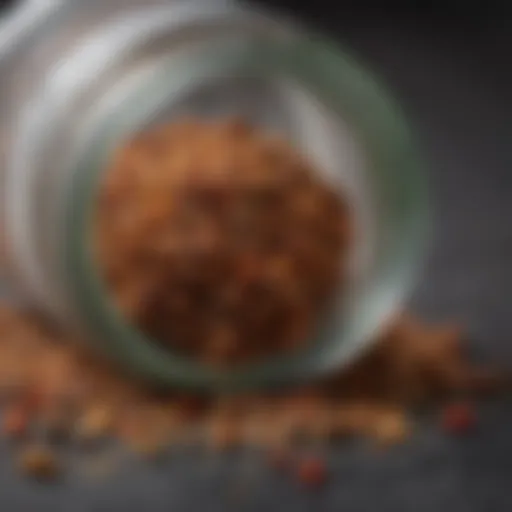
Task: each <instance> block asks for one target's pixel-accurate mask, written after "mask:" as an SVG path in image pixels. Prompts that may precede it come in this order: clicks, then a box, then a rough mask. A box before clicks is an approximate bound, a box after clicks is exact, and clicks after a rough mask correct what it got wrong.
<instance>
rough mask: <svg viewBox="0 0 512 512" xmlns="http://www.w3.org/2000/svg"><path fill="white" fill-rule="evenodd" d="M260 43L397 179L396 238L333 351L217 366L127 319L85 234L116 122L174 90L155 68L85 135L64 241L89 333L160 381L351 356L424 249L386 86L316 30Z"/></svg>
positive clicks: (410, 153) (316, 369)
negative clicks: (125, 106)
mask: <svg viewBox="0 0 512 512" xmlns="http://www.w3.org/2000/svg"><path fill="white" fill-rule="evenodd" d="M249 15H250V14H249ZM257 51H258V54H259V58H258V59H254V60H255V61H256V60H258V62H259V63H260V64H261V65H263V67H262V68H261V70H263V69H266V70H267V71H269V70H275V69H276V68H275V67H273V66H277V69H279V70H281V71H282V72H285V73H286V74H289V75H290V76H293V77H295V78H297V79H298V80H300V81H301V83H303V84H305V85H306V86H307V87H309V88H310V89H312V90H313V91H315V93H316V96H317V97H318V96H320V97H321V98H322V99H323V100H324V101H325V103H326V104H327V105H328V106H329V108H330V109H332V111H333V112H335V113H336V114H338V115H340V116H343V118H344V119H348V120H349V121H350V123H351V125H352V126H353V127H355V129H356V130H357V132H358V135H359V136H360V137H361V139H362V141H363V144H364V149H365V150H366V152H367V153H368V155H369V159H370V165H371V166H372V172H374V173H375V174H376V175H378V176H379V179H382V180H383V181H388V182H393V187H394V191H393V196H394V197H395V199H396V202H395V204H394V205H392V207H393V211H392V212H390V215H391V216H392V217H393V219H392V220H393V223H394V225H395V228H394V232H393V233H391V235H390V236H392V237H393V240H392V243H391V244H390V249H389V251H388V253H389V254H387V255H386V256H385V258H383V261H382V262H381V266H380V268H379V272H378V276H377V277H376V279H375V280H374V282H373V283H372V286H371V287H370V289H369V290H367V291H365V294H366V295H365V300H364V301H363V302H364V307H362V308H360V309H361V311H359V312H357V315H356V317H357V318H354V319H352V320H351V321H350V322H348V324H349V325H348V326H346V325H345V326H343V328H344V329H345V334H344V336H343V338H344V339H343V342H341V341H337V342H336V343H334V342H331V343H330V348H329V350H324V351H323V352H322V353H320V350H316V351H315V348H314V346H311V347H309V349H308V350H306V351H304V352H300V353H296V354H291V355H287V356H282V357H279V358H278V359H274V360H271V361H262V362H257V363H254V364H250V365H248V366H243V367H237V368H235V369H233V370H231V369H230V370H226V369H222V370H216V369H212V368H209V367H207V366H205V365H203V364H201V363H198V362H195V361H192V360H190V359H186V358H184V357H181V356H179V355H177V354H174V353H171V351H170V350H168V349H167V350H165V349H163V348H160V347H158V346H157V345H156V344H155V343H153V342H151V340H148V339H147V338H146V337H144V335H143V334H142V333H139V332H138V331H136V330H135V329H134V328H132V327H130V326H129V325H128V324H127V323H126V322H124V321H122V320H121V317H120V315H119V313H118V312H117V311H116V310H115V308H114V307H113V306H112V305H111V304H110V302H109V301H108V299H107V298H106V294H105V293H104V290H103V286H102V284H101V280H100V278H99V275H98V272H97V270H96V268H95V265H94V263H93V259H92V255H91V254H90V247H89V244H88V238H87V233H89V232H90V229H89V228H90V222H91V218H92V206H93V204H94V197H95V194H97V191H98V186H99V179H100V175H101V172H102V170H103V169H105V167H106V165H105V164H106V162H107V160H106V159H107V158H108V155H109V153H110V149H111V145H109V144H111V143H112V140H114V139H119V136H120V133H121V132H120V131H122V130H125V129H127V128H128V127H130V128H133V126H134V122H135V121H134V119H136V120H137V122H140V120H141V119H143V118H144V119H146V118H147V117H148V113H149V112H151V111H152V110H154V109H155V108H157V107H158V101H160V100H161V99H163V98H167V97H168V95H169V94H170V87H169V83H170V82H169V81H168V80H166V77H167V78H168V79H170V78H171V76H172V74H173V72H172V71H171V70H170V69H165V68H163V69H160V70H159V71H157V72H156V74H154V75H153V76H152V80H153V84H154V85H155V88H154V89H153V90H152V94H151V95H149V97H148V98H146V99H147V101H146V102H145V103H144V102H136V103H135V105H136V108H135V112H134V111H132V112H131V116H133V117H131V118H130V116H129V117H128V118H126V117H125V118H122V117H117V116H112V115H111V114H110V115H109V116H107V118H108V119H104V122H103V124H102V129H101V130H99V131H95V133H91V134H90V136H89V137H88V139H87V141H86V143H85V144H84V146H83V148H82V157H81V158H80V159H79V163H78V165H77V167H76V169H75V170H74V172H73V179H72V185H71V188H70V191H71V193H70V196H69V203H68V206H69V215H68V218H67V222H66V236H65V246H66V267H67V270H68V275H69V283H70V287H71V289H73V290H74V292H75V293H74V296H75V297H76V298H77V300H78V302H79V309H80V311H82V312H83V320H84V322H85V324H86V325H88V326H89V327H90V331H89V334H90V335H91V336H93V337H95V338H96V339H98V341H99V342H100V343H101V344H104V346H103V347H102V348H103V349H104V350H106V351H107V352H108V355H110V356H111V357H114V358H115V359H118V360H119V361H120V362H121V363H122V364H124V365H126V366H127V367H128V368H129V369H131V370H132V371H135V372H136V373H138V374H141V375H142V376H144V377H145V378H149V379H152V380H154V381H155V382H156V383H159V384H162V385H174V386H181V387H192V388H199V389H202V390H211V389H214V388H217V389H219V388H220V389H226V390H238V389H244V388H248V387H255V386H259V387H261V386H267V385H279V384H286V383H289V382H294V381H297V380H305V379H308V378H310V377H313V376H316V375H318V374H320V373H324V372H325V371H328V370H330V369H334V367H340V366H342V365H344V364H347V363H348V362H349V361H351V360H352V359H353V358H354V357H356V355H357V354H358V353H360V352H361V351H362V350H363V349H364V348H365V347H368V346H369V344H370V342H371V340H372V338H373V337H374V335H375V333H376V331H377V330H378V329H379V328H380V327H381V326H382V325H383V324H384V323H385V322H386V321H387V320H388V319H389V318H390V316H391V315H393V314H394V313H395V312H396V310H397V308H398V307H399V306H400V305H401V302H402V300H403V299H404V297H405V295H406V294H407V293H408V292H409V290H410V288H411V287H412V284H413V283H414V278H415V276H416V273H417V271H418V267H419V265H420V263H421V260H422V256H423V253H424V249H425V242H426V240H427V238H428V236H427V233H428V226H429V220H428V218H429V217H428V205H427V202H428V201H427V194H426V184H425V182H424V178H423V175H422V173H421V170H420V165H419V163H418V158H417V156H416V153H415V149H414V145H413V143H412V140H411V137H410V133H409V130H408V128H407V127H406V124H405V121H404V120H403V118H402V115H401V113H400V112H399V110H398V108H397V107H396V106H395V105H394V104H392V102H391V100H389V99H388V97H387V95H386V94H385V93H384V92H383V88H382V87H381V86H380V85H378V84H377V82H376V81H375V79H374V78H373V77H372V76H371V75H370V74H369V73H368V72H366V71H365V70H363V69H362V68H361V67H360V65H359V64H358V63H357V62H356V61H355V60H354V59H353V58H351V57H350V56H349V55H348V54H347V53H346V52H345V51H341V50H340V49H338V48H336V47H335V46H334V45H333V44H331V43H330V42H328V41H326V40H324V39H323V38H320V37H310V36H307V35H305V34H300V35H299V33H298V32H297V33H296V34H295V35H294V36H293V37H292V38H286V40H284V41H283V40H281V41H280V44H279V45H277V46H276V45H275V44H273V43H272V42H271V41H270V40H267V41H265V42H263V41H262V42H260V43H259V45H258V47H257ZM173 69H174V70H176V68H175V67H174V68H173ZM146 91H147V89H146ZM139 94H140V91H139ZM131 99H132V101H133V99H134V98H131ZM139 99H141V97H140V96H139ZM121 103H122V101H121V100H120V102H119V104H121ZM117 106H119V105H117ZM113 134H115V136H114V137H113V136H112V135H113ZM341 321H346V318H343V319H342V318H341V317H340V316H339V315H331V319H330V321H329V322H327V323H326V325H325V326H324V328H323V329H322V332H321V333H320V338H325V339H329V340H334V338H335V337H336V336H337V334H338V333H339V330H340V328H341V327H340V322H341ZM313 345H315V343H313Z"/></svg>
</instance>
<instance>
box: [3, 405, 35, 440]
mask: <svg viewBox="0 0 512 512" xmlns="http://www.w3.org/2000/svg"><path fill="white" fill-rule="evenodd" d="M28 422H29V417H28V414H27V411H26V410H25V408H23V407H20V406H12V407H11V408H9V409H7V410H6V411H5V412H4V417H3V423H2V432H3V434H4V435H5V436H7V437H9V438H15V439H19V438H21V437H23V436H24V435H25V433H26V432H27V428H28Z"/></svg>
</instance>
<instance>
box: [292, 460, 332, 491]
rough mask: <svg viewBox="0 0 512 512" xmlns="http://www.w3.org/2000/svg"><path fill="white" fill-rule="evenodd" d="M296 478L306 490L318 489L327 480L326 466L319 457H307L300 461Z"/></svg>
mask: <svg viewBox="0 0 512 512" xmlns="http://www.w3.org/2000/svg"><path fill="white" fill-rule="evenodd" d="M296 476H297V479H298V480H299V482H300V483H301V484H302V485H303V486H304V487H308V488H318V487H320V486H322V485H323V484H324V483H325V482H326V480H327V466H326V464H325V461H324V460H323V459H321V458H319V457H307V458H304V459H302V460H301V461H300V462H299V463H298V465H297V468H296Z"/></svg>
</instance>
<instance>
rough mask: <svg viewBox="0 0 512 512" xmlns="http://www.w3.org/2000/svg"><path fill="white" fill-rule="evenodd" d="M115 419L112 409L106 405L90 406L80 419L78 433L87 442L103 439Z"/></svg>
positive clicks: (79, 437) (77, 426) (77, 427)
mask: <svg viewBox="0 0 512 512" xmlns="http://www.w3.org/2000/svg"><path fill="white" fill-rule="evenodd" d="M113 419H114V418H113V415H112V411H111V409H110V408H109V407H108V406H106V405H103V404H102V405H93V406H91V407H88V408H87V409H86V410H85V411H84V413H83V415H82V416H81V417H80V418H79V419H78V422H77V425H76V435H77V437H78V439H80V440H81V441H83V442H86V443H91V442H95V441H98V440H100V439H103V438H105V437H106V436H107V435H108V434H109V433H110V431H111V429H112V425H113Z"/></svg>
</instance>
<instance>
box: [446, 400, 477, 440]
mask: <svg viewBox="0 0 512 512" xmlns="http://www.w3.org/2000/svg"><path fill="white" fill-rule="evenodd" d="M441 422H442V427H443V430H444V431H445V432H448V433H449V434H454V435H463V434H467V433H469V432H471V431H473V430H474V429H475V427H476V423H477V415H476V411H475V407H474V406H473V405H472V404H470V403H467V402H458V403H453V404H450V405H448V406H447V407H445V408H444V410H443V412H442V417H441Z"/></svg>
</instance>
